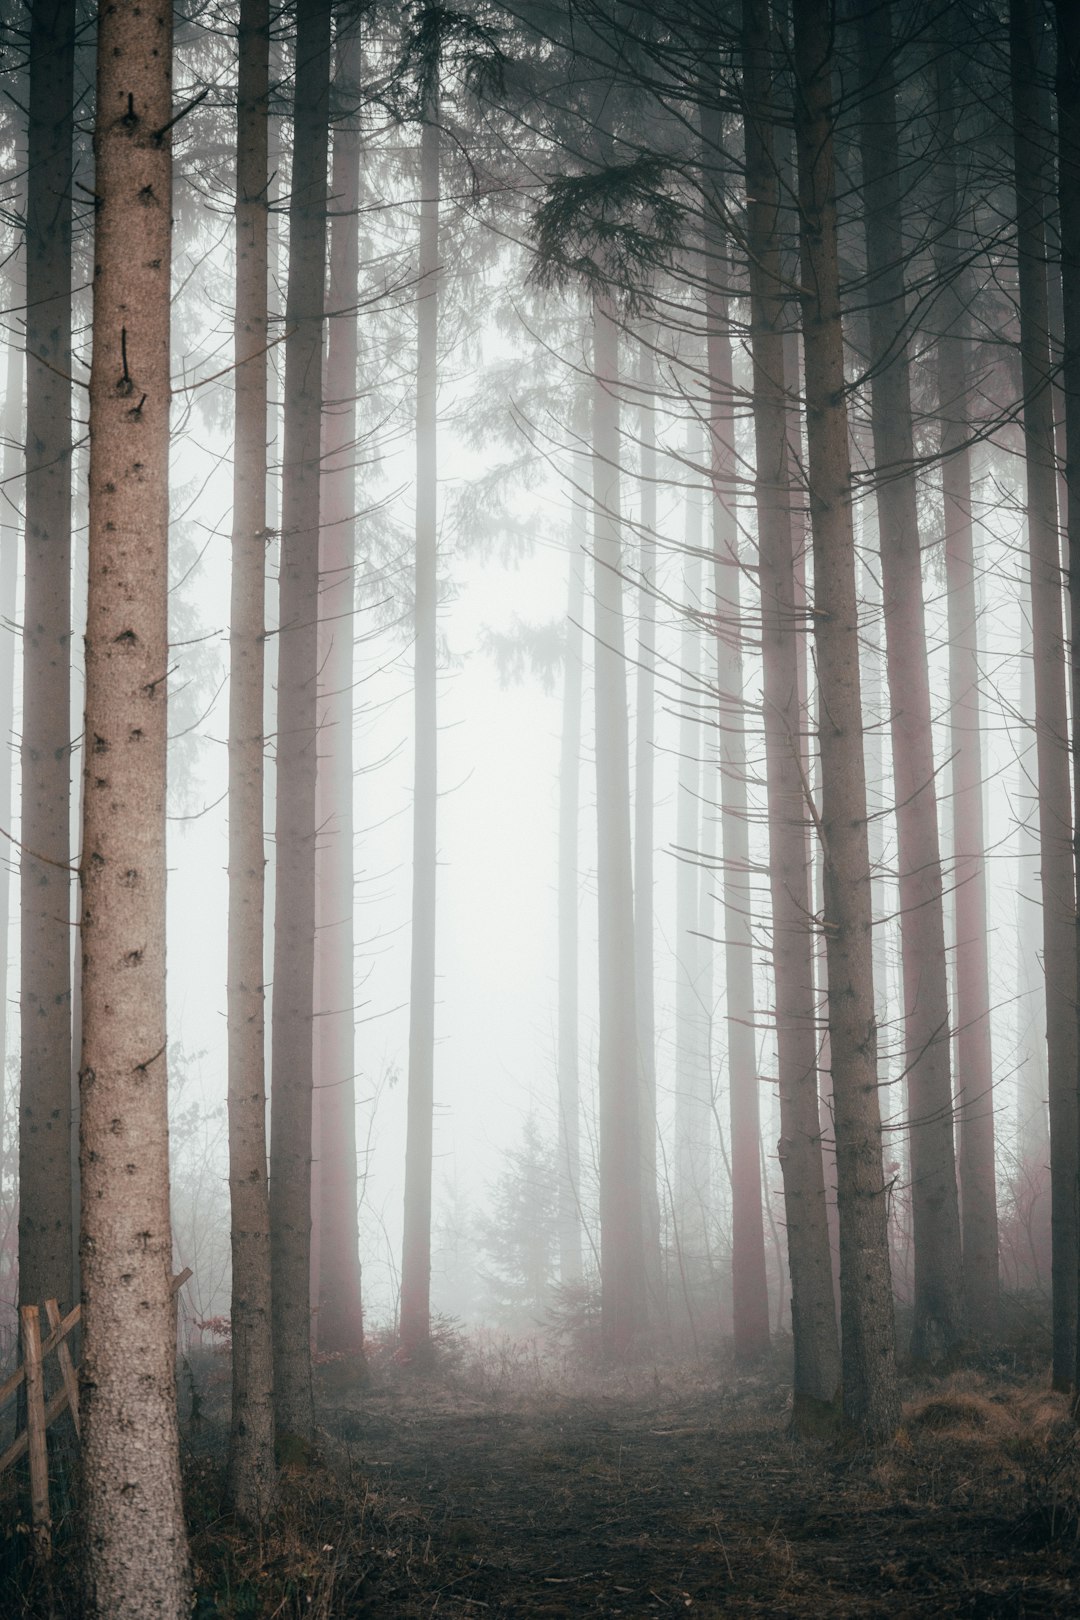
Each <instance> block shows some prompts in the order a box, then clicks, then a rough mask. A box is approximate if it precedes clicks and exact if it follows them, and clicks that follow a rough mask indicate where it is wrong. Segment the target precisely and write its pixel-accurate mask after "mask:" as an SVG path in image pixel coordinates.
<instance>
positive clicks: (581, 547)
mask: <svg viewBox="0 0 1080 1620" xmlns="http://www.w3.org/2000/svg"><path fill="white" fill-rule="evenodd" d="M580 414H581V415H582V416H584V414H585V413H584V412H581V413H580ZM577 432H578V434H579V436H580V438H579V442H578V445H577V448H576V449H575V452H574V458H573V467H574V474H573V484H574V488H573V493H572V497H571V499H572V503H573V504H572V506H571V515H570V525H569V530H568V533H569V541H570V544H569V556H568V582H567V594H566V662H565V664H564V666H563V695H562V739H561V743H560V750H559V1055H558V1062H559V1213H558V1222H559V1281H560V1282H562V1283H564V1284H566V1283H570V1284H575V1283H579V1282H580V1281H581V1277H582V1264H581V1104H580V1095H579V1091H580V1087H579V1066H578V804H579V799H580V786H581V688H582V674H583V665H584V660H583V656H582V655H583V640H584V634H583V626H584V618H585V573H584V567H585V562H584V554H585V544H586V540H587V535H588V524H587V518H586V507H585V500H586V494H585V491H586V487H587V480H588V476H589V459H588V454H587V452H586V450H585V448H584V443H583V441H584V436H585V434H586V432H587V429H586V428H585V424H584V423H583V422H582V423H579V424H578V427H577Z"/></svg>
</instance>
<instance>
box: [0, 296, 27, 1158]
mask: <svg viewBox="0 0 1080 1620" xmlns="http://www.w3.org/2000/svg"><path fill="white" fill-rule="evenodd" d="M19 280H20V282H21V281H22V277H21V276H20V278H19ZM13 282H14V277H10V278H9V279H8V281H7V282H6V284H5V288H6V292H7V296H8V297H9V298H10V300H11V302H12V304H21V303H22V302H23V301H24V296H25V295H24V294H23V292H22V291H21V290H20V291H16V290H15V286H14V285H13ZM23 358H24V350H23V346H22V344H21V343H18V342H16V341H14V340H12V339H9V341H8V344H7V354H6V356H5V367H4V370H5V379H4V413H3V418H2V420H3V430H2V431H3V440H4V452H3V458H2V460H0V477H2V478H3V480H4V486H5V488H7V489H9V490H10V488H11V486H12V485H13V484H14V482H15V480H16V478H19V477H20V476H21V475H22V471H23V421H24V418H23V375H24V368H23ZM19 539H20V535H19V524H18V516H17V513H16V512H15V511H14V510H13V508H12V507H9V506H8V505H7V503H5V507H4V510H3V511H2V512H0V621H2V622H0V827H3V828H4V830H5V831H6V832H9V833H10V832H11V830H12V828H11V809H12V794H11V780H12V760H13V752H14V747H15V740H14V731H15V640H16V632H15V623H16V603H15V597H16V588H17V580H18V573H19ZM10 928H11V860H10V856H9V858H8V859H7V860H4V859H0V1163H2V1162H4V1152H5V1148H6V1144H5V1143H4V1141H3V1129H4V1118H5V1115H4V1099H5V1097H6V1094H7V1055H8V979H9V974H10V967H11V959H10V955H9V951H8V936H9V933H10Z"/></svg>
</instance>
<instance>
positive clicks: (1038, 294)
mask: <svg viewBox="0 0 1080 1620" xmlns="http://www.w3.org/2000/svg"><path fill="white" fill-rule="evenodd" d="M1009 17H1010V45H1011V69H1012V113H1013V138H1014V143H1015V144H1014V155H1015V183H1016V220H1017V256H1018V267H1017V268H1018V275H1019V285H1020V359H1021V374H1022V387H1023V399H1024V449H1025V459H1026V463H1027V519H1028V546H1029V551H1030V566H1031V628H1032V637H1033V643H1034V658H1035V734H1036V749H1037V757H1038V765H1039V846H1040V855H1041V870H1042V913H1043V966H1044V970H1045V973H1046V1042H1047V1060H1048V1072H1049V1082H1050V1183H1051V1231H1052V1243H1053V1252H1052V1277H1053V1328H1054V1359H1053V1378H1054V1386H1055V1388H1057V1389H1068V1388H1069V1387H1070V1385H1071V1382H1072V1378H1073V1373H1074V1371H1075V1368H1074V1365H1073V1363H1074V1358H1075V1344H1076V1306H1077V1261H1078V1256H1080V1246H1078V1243H1077V1184H1076V1183H1077V1157H1078V1143H1077V1124H1078V1121H1077V1100H1076V1062H1077V1027H1076V1017H1077V1015H1076V995H1077V978H1076V968H1077V940H1076V881H1075V873H1074V870H1073V846H1072V812H1071V803H1070V780H1069V755H1068V736H1069V733H1068V722H1067V717H1066V697H1065V658H1066V654H1065V646H1064V634H1063V626H1062V604H1061V583H1062V580H1061V554H1060V544H1059V536H1058V512H1057V483H1056V480H1057V469H1056V461H1055V454H1054V417H1053V395H1052V391H1051V386H1050V343H1049V324H1048V310H1047V295H1046V230H1045V222H1046V215H1047V211H1048V209H1049V206H1050V198H1049V195H1048V190H1047V187H1046V186H1045V184H1044V183H1043V181H1042V180H1041V178H1040V177H1041V175H1042V174H1043V172H1044V164H1043V153H1044V147H1045V140H1046V131H1045V130H1044V129H1043V128H1042V126H1041V123H1040V120H1039V117H1038V97H1037V92H1036V44H1035V41H1036V29H1037V26H1038V25H1037V18H1036V10H1035V6H1034V4H1033V3H1032V0H1011V3H1010V8H1009Z"/></svg>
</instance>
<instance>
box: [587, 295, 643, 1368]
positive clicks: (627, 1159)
mask: <svg viewBox="0 0 1080 1620" xmlns="http://www.w3.org/2000/svg"><path fill="white" fill-rule="evenodd" d="M593 377H594V390H593V509H594V519H593V522H594V547H595V559H596V566H595V570H594V579H595V587H594V594H595V604H596V833H597V906H598V910H599V919H600V928H599V952H600V1019H599V1050H598V1067H599V1087H600V1282H601V1336H602V1340H603V1345H604V1350H605V1353H606V1354H607V1355H608V1356H609V1357H611V1358H613V1359H615V1360H623V1359H625V1358H626V1357H627V1356H628V1355H629V1354H630V1352H631V1350H632V1347H633V1345H634V1341H635V1339H636V1338H637V1337H638V1336H639V1334H640V1333H641V1331H642V1329H643V1328H644V1326H645V1309H646V1304H645V1252H644V1222H643V1218H642V1197H641V1145H640V1119H639V1111H640V1085H639V1074H638V1033H637V1016H636V1008H635V996H634V959H633V948H634V895H633V876H632V867H631V851H630V747H629V737H628V725H627V713H626V664H625V661H624V628H623V605H622V581H621V579H620V577H619V569H620V566H621V543H620V534H619V524H620V505H619V499H620V497H619V399H618V393H617V389H618V380H619V338H618V327H617V326H616V324H615V319H614V313H613V310H612V308H611V306H610V304H609V302H608V301H607V299H606V298H605V297H604V296H601V295H597V297H596V298H595V300H594V303H593Z"/></svg>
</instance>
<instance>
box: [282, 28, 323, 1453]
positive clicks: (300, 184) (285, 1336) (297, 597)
mask: <svg viewBox="0 0 1080 1620" xmlns="http://www.w3.org/2000/svg"><path fill="white" fill-rule="evenodd" d="M296 63H297V67H296V81H295V98H296V99H295V109H294V115H293V116H294V130H295V136H294V142H293V172H292V195H291V199H290V204H289V288H288V297H287V300H286V310H285V324H286V329H287V333H288V336H287V337H286V340H285V445H284V454H283V456H282V501H281V589H280V595H279V623H280V628H279V632H278V714H277V829H276V848H277V887H276V893H275V913H274V1000H273V1013H272V1026H271V1027H272V1063H271V1097H272V1121H271V1135H270V1244H271V1261H272V1267H273V1329H274V1415H275V1421H276V1425H277V1440H278V1450H279V1452H280V1453H281V1454H282V1455H285V1454H286V1452H287V1451H288V1450H289V1449H290V1445H291V1444H292V1443H294V1442H299V1443H301V1445H306V1444H307V1443H308V1442H309V1441H310V1439H311V1435H312V1431H313V1426H314V1414H313V1409H312V1394H311V1343H310V1330H311V1307H310V1245H311V1115H312V1012H313V1006H314V962H315V760H316V741H317V729H316V683H317V679H318V603H319V483H320V476H319V472H320V469H319V459H320V451H321V430H322V355H323V321H324V290H323V282H324V276H325V273H326V193H327V184H326V162H327V146H328V123H327V120H328V112H329V94H330V4H329V0H299V3H298V5H297V11H296Z"/></svg>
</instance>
